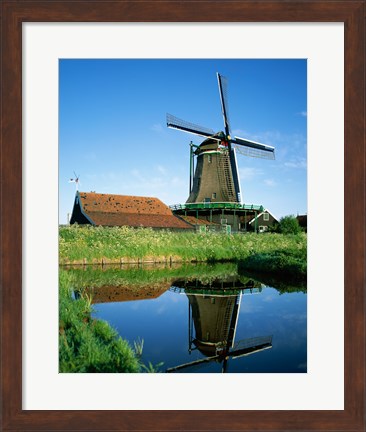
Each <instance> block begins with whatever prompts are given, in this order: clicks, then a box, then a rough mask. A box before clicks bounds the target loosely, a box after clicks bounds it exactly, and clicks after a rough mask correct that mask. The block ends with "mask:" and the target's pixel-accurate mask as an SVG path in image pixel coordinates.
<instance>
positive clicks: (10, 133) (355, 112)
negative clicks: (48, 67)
mask: <svg viewBox="0 0 366 432" xmlns="http://www.w3.org/2000/svg"><path fill="white" fill-rule="evenodd" d="M32 21H33V22H343V23H344V29H345V65H344V72H345V148H344V156H345V165H344V169H345V185H344V186H345V196H344V209H342V208H334V209H333V211H335V212H342V211H344V218H345V225H344V229H345V239H344V240H345V242H344V248H345V249H344V252H345V262H344V268H345V280H344V287H345V320H344V332H345V355H344V364H345V370H344V376H345V394H344V397H345V407H344V410H340V411H320V410H319V411H29V410H23V409H22V319H21V318H22V229H21V227H22V23H25V22H32ZM1 97H2V103H1V214H0V224H1V299H2V302H1V307H2V310H1V349H2V350H1V366H2V367H1V395H2V429H1V430H4V431H10V430H17V431H20V430H22V431H30V430H32V431H43V430H44V431H54V430H74V431H79V430H80V431H81V430H83V431H97V430H103V431H107V430H111V431H117V430H140V431H141V430H146V431H167V430H170V431H174V430H180V431H182V430H187V431H190V430H195V431H203V430H205V431H208V430H210V431H218V430H236V431H238V430H243V431H252V430H256V431H259V430H263V431H264V430H266V431H267V430H271V431H275V430H276V431H279V430H283V431H295V430H307V431H318V430H322V431H331V430H332V431H333V430H337V431H364V430H365V225H366V218H365V185H366V183H365V166H366V160H365V118H366V116H365V0H356V1H348V0H339V1H328V0H319V1H317V0H315V1H311V0H309V1H307V0H301V1H270V0H268V1H267V0H265V1H243V0H226V1H214V0H201V1H200V0H194V1H175V0H146V1H145V0H135V1H132V0H126V1H124V0H122V1H116V0H111V1H109V0H106V1H103V0H94V1H83V0H81V1H79V0H74V1H53V0H40V1H31V0H13V1H11V0H3V2H2V5H1ZM336 206H337V203H335V207H336ZM55 223H56V222H55ZM330 247H331V245H330ZM329 361H331V353H330V354H329Z"/></svg>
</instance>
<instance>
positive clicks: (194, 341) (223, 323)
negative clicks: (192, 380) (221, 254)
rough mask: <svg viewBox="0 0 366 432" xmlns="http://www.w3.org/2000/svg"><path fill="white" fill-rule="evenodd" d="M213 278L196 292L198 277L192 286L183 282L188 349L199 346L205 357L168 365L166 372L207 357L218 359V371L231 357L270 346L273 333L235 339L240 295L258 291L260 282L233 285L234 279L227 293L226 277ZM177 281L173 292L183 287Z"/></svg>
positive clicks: (193, 365) (183, 367)
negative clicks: (240, 285)
mask: <svg viewBox="0 0 366 432" xmlns="http://www.w3.org/2000/svg"><path fill="white" fill-rule="evenodd" d="M215 282H216V284H210V286H209V287H202V286H201V287H200V288H199V290H198V291H199V292H195V291H196V290H197V288H196V287H197V281H196V285H195V286H194V288H193V289H192V286H191V287H189V286H188V287H187V285H186V284H184V285H185V288H183V289H184V290H185V293H186V295H187V297H188V300H189V303H188V328H189V336H188V347H189V348H188V350H189V353H190V354H191V352H192V351H193V350H195V349H198V350H199V351H200V353H201V354H203V355H204V356H205V358H202V359H199V360H195V361H192V362H188V363H184V364H181V365H178V366H175V367H172V368H169V369H167V372H176V371H179V370H182V369H188V368H192V367H195V366H198V365H200V364H202V363H206V362H210V361H215V362H218V363H221V364H222V370H221V371H222V372H226V371H227V365H228V360H229V358H230V357H232V358H234V359H235V358H240V357H243V356H248V355H250V354H254V353H256V352H260V351H263V350H265V349H269V348H272V335H269V336H262V337H252V338H246V339H242V340H239V341H237V342H236V341H235V335H236V329H237V325H238V319H239V310H240V305H241V300H242V295H243V294H244V293H247V294H248V293H250V294H253V293H260V292H261V286H260V287H255V286H254V285H255V282H254V281H249V283H248V285H249V286H250V288H243V289H238V288H236V289H235V283H234V286H232V285H231V284H230V285H229V293H228V292H225V291H226V289H225V288H224V285H225V282H227V281H223V280H216V281H215ZM176 285H177V283H176V284H175V286H173V287H172V288H171V290H173V291H174V292H177V290H179V291H180V290H181V289H182V288H179V287H177V286H176ZM215 285H216V286H217V285H219V293H218V294H216V293H215V291H214V286H215ZM205 288H206V289H205Z"/></svg>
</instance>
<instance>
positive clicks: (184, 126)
mask: <svg viewBox="0 0 366 432" xmlns="http://www.w3.org/2000/svg"><path fill="white" fill-rule="evenodd" d="M166 124H167V126H168V127H169V128H171V129H178V130H182V131H184V132H188V133H192V134H195V135H200V136H204V137H211V136H212V135H214V134H215V132H214V130H212V129H209V128H206V127H204V126H199V125H196V124H194V123H190V122H188V121H186V120H182V119H180V118H178V117H175V116H173V115H171V114H167V115H166Z"/></svg>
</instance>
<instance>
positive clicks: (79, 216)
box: [70, 196, 91, 225]
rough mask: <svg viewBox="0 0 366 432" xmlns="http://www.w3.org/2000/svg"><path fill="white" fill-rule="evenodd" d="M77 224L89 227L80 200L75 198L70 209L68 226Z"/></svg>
mask: <svg viewBox="0 0 366 432" xmlns="http://www.w3.org/2000/svg"><path fill="white" fill-rule="evenodd" d="M74 223H77V224H79V225H91V223H90V221H89V219H88V218H86V217H85V216H84V215H83V213H82V211H81V206H80V198H79V197H78V196H76V197H75V201H74V208H73V209H72V215H71V219H70V225H72V224H74Z"/></svg>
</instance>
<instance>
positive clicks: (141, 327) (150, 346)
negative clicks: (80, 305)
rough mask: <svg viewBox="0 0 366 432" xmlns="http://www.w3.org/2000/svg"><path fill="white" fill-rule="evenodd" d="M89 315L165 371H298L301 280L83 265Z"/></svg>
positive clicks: (232, 268) (302, 352) (226, 267)
mask: <svg viewBox="0 0 366 432" xmlns="http://www.w3.org/2000/svg"><path fill="white" fill-rule="evenodd" d="M69 271H73V272H74V273H75V275H76V280H77V286H76V287H75V289H76V295H77V293H78V292H79V291H81V290H86V291H87V292H88V293H89V294H90V295H91V296H92V299H93V300H92V301H93V317H94V318H98V319H102V320H105V321H107V322H108V323H109V324H110V325H111V326H112V327H113V328H115V329H116V330H117V332H118V333H119V335H120V336H121V337H122V338H124V339H127V340H128V341H129V342H130V344H131V346H132V347H133V346H134V342H138V343H140V344H141V341H143V350H142V361H143V362H144V363H145V364H146V365H148V364H149V363H151V364H153V365H159V369H158V371H159V372H170V373H207V372H208V373H221V372H226V373H304V372H306V371H307V313H306V310H307V302H306V297H307V296H306V285H305V283H301V282H291V281H288V280H280V279H273V278H269V277H268V276H265V275H261V274H250V273H246V272H244V271H241V270H240V268H238V265H237V264H232V263H230V264H227V263H226V264H215V265H203V264H196V265H194V264H190V265H177V266H174V265H173V266H165V267H156V266H152V267H145V266H144V267H137V266H135V267H133V266H131V267H128V268H122V269H121V268H112V267H103V268H100V267H94V268H91V267H85V268H79V269H70V270H69Z"/></svg>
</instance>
